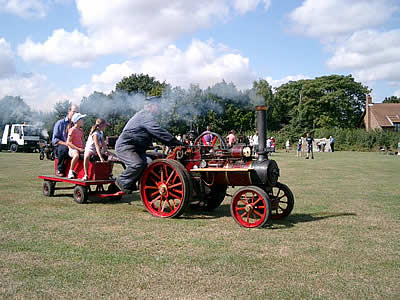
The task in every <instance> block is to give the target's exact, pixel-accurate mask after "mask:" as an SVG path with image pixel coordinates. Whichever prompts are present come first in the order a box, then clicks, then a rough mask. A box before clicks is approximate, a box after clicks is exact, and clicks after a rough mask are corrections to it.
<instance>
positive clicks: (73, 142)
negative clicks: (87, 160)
mask: <svg viewBox="0 0 400 300" xmlns="http://www.w3.org/2000/svg"><path fill="white" fill-rule="evenodd" d="M84 117H86V115H82V114H80V113H75V114H74V115H73V116H72V118H71V123H70V125H72V127H71V128H69V129H68V137H67V146H68V148H69V150H68V154H69V156H70V157H72V161H71V167H70V168H69V172H68V178H69V179H74V178H76V173H75V172H74V168H75V166H76V164H77V163H78V160H79V154H80V153H83V152H84V151H85V149H84V148H85V139H84V135H83V129H82V127H83V118H84Z"/></svg>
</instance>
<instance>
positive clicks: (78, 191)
mask: <svg viewBox="0 0 400 300" xmlns="http://www.w3.org/2000/svg"><path fill="white" fill-rule="evenodd" d="M87 200H88V191H87V188H86V187H85V186H81V185H77V186H75V188H74V201H75V202H76V203H79V204H82V203H87Z"/></svg>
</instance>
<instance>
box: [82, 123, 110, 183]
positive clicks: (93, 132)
mask: <svg viewBox="0 0 400 300" xmlns="http://www.w3.org/2000/svg"><path fill="white" fill-rule="evenodd" d="M107 125H109V124H108V123H107V122H106V121H105V120H104V119H101V118H98V119H97V120H96V123H95V124H94V125H93V126H92V128H91V129H90V133H89V137H88V140H87V142H86V147H85V158H84V167H85V176H84V177H83V178H82V179H83V180H88V169H89V159H90V156H91V155H97V156H98V157H99V159H100V161H101V162H104V155H105V154H107V146H106V143H105V141H104V134H103V130H104V128H105V127H106V126H107Z"/></svg>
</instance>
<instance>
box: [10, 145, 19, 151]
mask: <svg viewBox="0 0 400 300" xmlns="http://www.w3.org/2000/svg"><path fill="white" fill-rule="evenodd" d="M10 151H11V152H17V151H18V145H17V144H11V145H10Z"/></svg>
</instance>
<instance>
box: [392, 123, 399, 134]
mask: <svg viewBox="0 0 400 300" xmlns="http://www.w3.org/2000/svg"><path fill="white" fill-rule="evenodd" d="M393 125H394V131H397V132H400V123H393Z"/></svg>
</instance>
